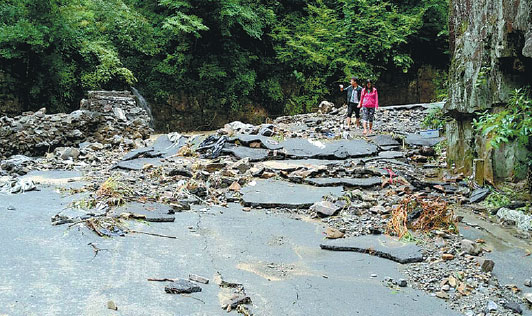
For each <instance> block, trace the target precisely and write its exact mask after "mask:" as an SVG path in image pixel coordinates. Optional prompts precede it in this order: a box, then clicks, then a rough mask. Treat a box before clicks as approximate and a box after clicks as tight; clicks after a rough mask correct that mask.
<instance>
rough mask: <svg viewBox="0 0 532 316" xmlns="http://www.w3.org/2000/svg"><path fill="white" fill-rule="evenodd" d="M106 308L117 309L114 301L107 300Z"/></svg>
mask: <svg viewBox="0 0 532 316" xmlns="http://www.w3.org/2000/svg"><path fill="white" fill-rule="evenodd" d="M107 309H111V310H114V311H117V310H118V306H116V304H115V302H113V301H108V302H107Z"/></svg>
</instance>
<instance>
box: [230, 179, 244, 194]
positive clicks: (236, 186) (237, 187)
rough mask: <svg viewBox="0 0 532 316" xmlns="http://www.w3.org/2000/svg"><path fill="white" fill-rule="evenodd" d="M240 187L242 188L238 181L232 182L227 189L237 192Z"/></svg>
mask: <svg viewBox="0 0 532 316" xmlns="http://www.w3.org/2000/svg"><path fill="white" fill-rule="evenodd" d="M240 189H242V187H241V186H240V184H238V181H235V182H233V183H232V184H231V185H230V186H229V190H231V191H234V192H239V191H240Z"/></svg>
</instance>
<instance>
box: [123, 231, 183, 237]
mask: <svg viewBox="0 0 532 316" xmlns="http://www.w3.org/2000/svg"><path fill="white" fill-rule="evenodd" d="M129 232H130V233H137V234H144V235H150V236H155V237H163V238H170V239H177V237H175V236H168V235H162V234H155V233H147V232H141V231H138V230H130V231H129Z"/></svg>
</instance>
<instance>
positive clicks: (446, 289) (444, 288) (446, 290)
mask: <svg viewBox="0 0 532 316" xmlns="http://www.w3.org/2000/svg"><path fill="white" fill-rule="evenodd" d="M450 289H451V286H450V285H449V284H445V285H444V286H442V287H441V290H442V291H445V292H448V291H449V290H450Z"/></svg>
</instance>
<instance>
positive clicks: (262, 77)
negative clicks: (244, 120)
mask: <svg viewBox="0 0 532 316" xmlns="http://www.w3.org/2000/svg"><path fill="white" fill-rule="evenodd" d="M447 6H448V4H447V0H422V1H413V0H406V1H404V0H403V1H400V0H391V1H388V2H384V1H377V0H358V1H350V0H336V1H332V0H312V1H302V0H287V1H270V0H257V1H251V0H195V1H191V0H150V1H146V0H3V1H2V2H1V3H0V72H3V73H5V74H7V75H9V76H10V77H11V78H13V80H14V81H15V82H16V84H15V87H16V94H17V95H18V96H19V98H20V100H21V101H22V103H23V104H24V106H25V107H26V108H28V109H29V108H35V107H40V106H42V105H45V106H48V107H49V108H50V109H51V110H53V111H66V110H69V109H73V108H75V107H76V106H77V102H78V101H79V99H80V98H81V97H82V96H83V94H84V93H85V92H86V91H87V90H89V89H100V88H102V89H121V88H127V87H129V86H131V85H133V86H137V87H140V89H141V91H143V93H144V94H145V95H146V96H147V97H148V99H150V100H151V101H152V103H155V104H158V105H160V106H161V107H164V106H166V107H178V106H183V107H185V108H191V109H192V108H193V109H197V111H200V112H202V113H204V114H205V117H206V118H208V117H209V116H210V115H211V114H213V113H224V114H225V115H227V114H231V113H241V112H245V111H246V110H249V107H250V106H251V105H260V106H262V107H263V108H264V109H265V110H266V111H268V112H270V113H274V114H275V113H283V112H284V113H296V112H305V111H308V110H310V108H311V107H314V106H316V105H317V104H318V101H319V100H320V98H323V97H327V96H330V95H331V94H332V93H335V92H336V90H337V84H338V83H339V82H343V81H345V80H346V79H348V78H349V77H350V76H351V75H356V76H359V77H362V78H368V77H371V78H378V77H379V76H380V74H381V73H383V72H384V71H392V70H395V71H397V70H401V71H405V72H406V71H408V70H409V69H411V67H412V66H413V65H415V64H416V63H433V64H438V63H440V64H441V63H443V64H444V65H446V64H447V61H448V58H447V37H446V30H447V27H446V23H447ZM431 58H433V59H431ZM0 101H1V100H0Z"/></svg>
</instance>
